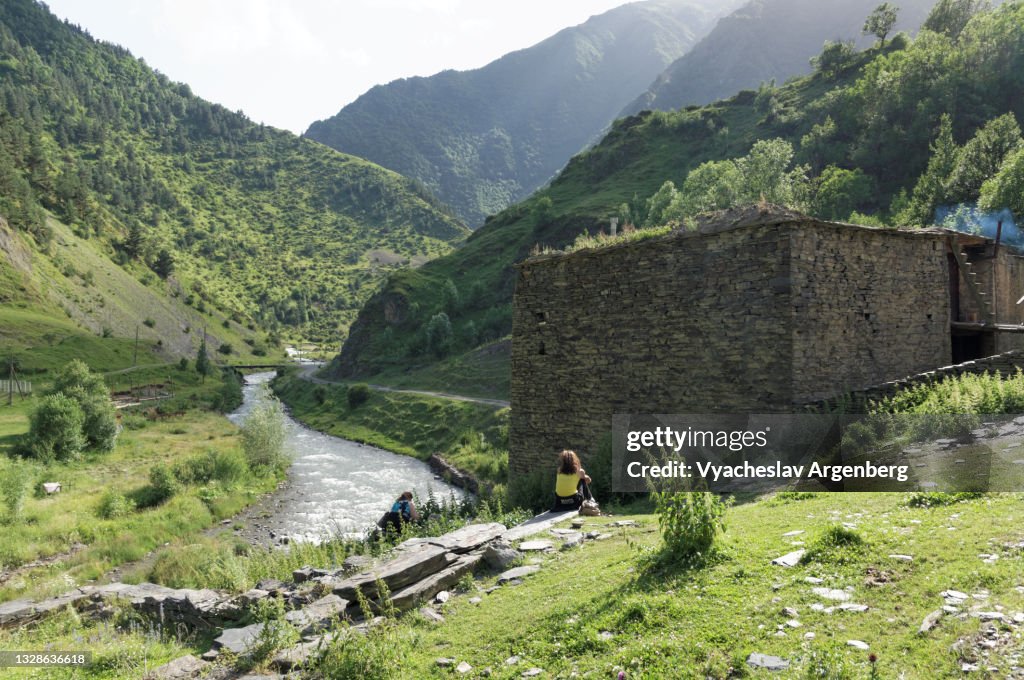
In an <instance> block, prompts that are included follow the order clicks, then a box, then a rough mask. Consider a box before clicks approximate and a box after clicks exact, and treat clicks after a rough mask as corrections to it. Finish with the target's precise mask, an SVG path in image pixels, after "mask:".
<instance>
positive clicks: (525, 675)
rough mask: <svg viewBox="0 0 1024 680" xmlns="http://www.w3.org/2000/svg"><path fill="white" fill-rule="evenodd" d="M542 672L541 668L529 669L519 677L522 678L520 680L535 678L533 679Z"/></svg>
mask: <svg viewBox="0 0 1024 680" xmlns="http://www.w3.org/2000/svg"><path fill="white" fill-rule="evenodd" d="M543 672H544V669H543V668H531V669H530V670H528V671H523V674H522V675H521V676H520V677H522V678H535V677H537V676H538V675H540V674H541V673H543Z"/></svg>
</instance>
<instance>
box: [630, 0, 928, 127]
mask: <svg viewBox="0 0 1024 680" xmlns="http://www.w3.org/2000/svg"><path fill="white" fill-rule="evenodd" d="M934 3H935V0H900V2H896V3H894V4H896V5H898V6H899V8H900V12H899V18H898V21H897V23H896V27H895V29H894V32H895V31H901V30H917V28H918V27H919V26H920V25H921V23H922V22H923V21H924V19H925V17H927V16H928V11H929V10H930V9H931V7H932V5H933V4H934ZM878 4H879V2H878V0H824V1H823V0H752V1H751V2H749V3H747V4H745V5H743V6H742V7H740V8H739V9H737V10H736V11H735V12H733V13H732V14H730V15H728V16H725V17H722V19H720V20H719V21H718V23H717V24H716V25H715V27H714V29H712V30H711V32H710V33H708V34H707V35H706V36H705V37H704V38H703V39H702V40H701V41H700V42H699V43H697V44H696V45H694V47H693V49H692V50H690V51H689V52H687V53H686V54H684V55H683V56H681V57H680V58H679V59H677V60H676V61H674V62H672V64H671V65H669V67H668V68H666V69H665V71H664V72H662V73H661V74H660V75H659V76H658V77H657V79H656V80H655V81H654V82H653V83H652V84H651V86H650V87H649V88H648V90H647V91H646V92H644V93H643V94H641V95H640V96H639V97H637V98H636V100H634V101H633V102H632V103H630V105H629V106H627V107H626V108H625V109H623V110H622V112H621V113H620V114H619V115H622V116H626V115H630V114H634V113H637V112H639V111H642V110H645V109H655V110H658V111H671V110H673V109H678V108H681V107H683V106H689V105H691V104H709V103H711V102H713V101H715V100H718V99H722V98H723V97H728V96H730V95H732V94H734V93H736V92H739V91H740V90H744V89H751V88H756V87H757V86H758V85H760V84H761V83H763V82H768V81H772V80H775V81H777V82H779V83H781V82H783V81H785V80H787V79H788V78H791V77H793V76H799V75H805V74H807V73H810V71H811V66H810V59H811V57H813V56H815V55H816V54H818V52H820V51H821V46H822V43H823V42H824V41H825V40H857V41H858V42H859V43H860V45H861V46H862V47H866V46H868V45H870V42H869V41H868V40H867V39H866V38H864V37H863V36H862V35H861V29H862V27H863V26H864V19H865V17H867V15H868V14H869V13H870V12H871V10H872V9H874V8H875V7H876V6H877V5H878Z"/></svg>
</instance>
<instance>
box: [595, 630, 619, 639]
mask: <svg viewBox="0 0 1024 680" xmlns="http://www.w3.org/2000/svg"><path fill="white" fill-rule="evenodd" d="M597 637H598V638H599V639H601V640H611V639H612V638H614V637H615V633H613V632H611V631H610V630H602V631H601V632H600V633H598V634H597Z"/></svg>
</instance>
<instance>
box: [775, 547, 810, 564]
mask: <svg viewBox="0 0 1024 680" xmlns="http://www.w3.org/2000/svg"><path fill="white" fill-rule="evenodd" d="M805 552H807V551H806V550H794V551H793V552H791V553H786V554H785V555H783V556H782V557H776V558H775V559H774V560H772V564H774V565H775V566H778V567H795V566H796V565H798V564H800V558H801V557H803V556H804V553H805Z"/></svg>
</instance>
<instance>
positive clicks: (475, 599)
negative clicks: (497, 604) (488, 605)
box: [469, 597, 484, 604]
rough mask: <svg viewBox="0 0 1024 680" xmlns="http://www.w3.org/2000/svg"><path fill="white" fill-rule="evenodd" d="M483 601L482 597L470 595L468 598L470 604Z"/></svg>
mask: <svg viewBox="0 0 1024 680" xmlns="http://www.w3.org/2000/svg"><path fill="white" fill-rule="evenodd" d="M483 601H484V600H483V598H482V597H471V598H469V603H470V604H480V603H481V602H483Z"/></svg>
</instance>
